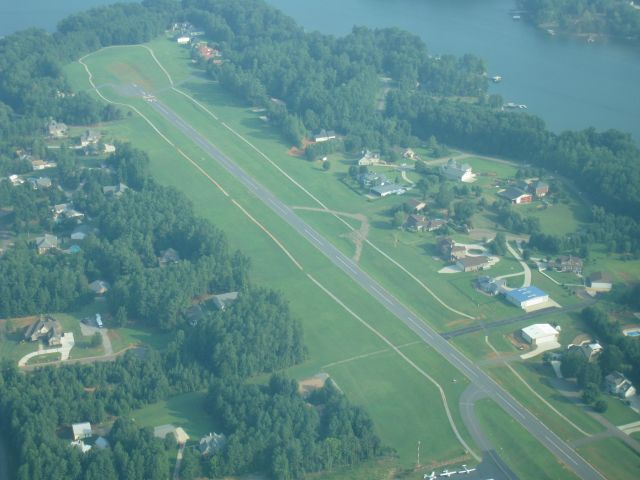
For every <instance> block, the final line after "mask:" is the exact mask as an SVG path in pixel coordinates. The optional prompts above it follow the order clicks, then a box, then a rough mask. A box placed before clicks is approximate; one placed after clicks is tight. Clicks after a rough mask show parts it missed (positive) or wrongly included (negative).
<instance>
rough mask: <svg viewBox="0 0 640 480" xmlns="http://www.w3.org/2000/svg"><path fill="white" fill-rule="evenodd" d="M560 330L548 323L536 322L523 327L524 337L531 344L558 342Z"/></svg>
mask: <svg viewBox="0 0 640 480" xmlns="http://www.w3.org/2000/svg"><path fill="white" fill-rule="evenodd" d="M559 336H560V332H558V330H556V329H555V328H553V327H552V326H551V325H549V324H548V323H536V324H534V325H529V326H528V327H525V328H523V329H522V338H524V339H525V341H526V342H527V343H529V344H531V345H541V344H543V343H548V342H557V341H558V337H559Z"/></svg>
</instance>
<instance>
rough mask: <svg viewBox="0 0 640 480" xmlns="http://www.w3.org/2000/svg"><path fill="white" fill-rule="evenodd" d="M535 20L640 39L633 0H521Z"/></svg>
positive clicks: (568, 28) (571, 30) (571, 29)
mask: <svg viewBox="0 0 640 480" xmlns="http://www.w3.org/2000/svg"><path fill="white" fill-rule="evenodd" d="M518 3H519V5H520V7H521V8H523V9H524V10H526V13H527V15H528V16H530V18H531V21H533V22H534V23H535V24H537V25H541V26H546V27H551V26H553V27H556V28H559V29H560V30H561V31H563V32H568V33H576V34H591V33H596V34H604V35H610V36H613V37H619V38H624V39H630V40H638V39H640V10H638V9H636V8H634V6H633V5H632V3H633V2H629V0H518Z"/></svg>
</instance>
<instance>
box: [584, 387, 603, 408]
mask: <svg viewBox="0 0 640 480" xmlns="http://www.w3.org/2000/svg"><path fill="white" fill-rule="evenodd" d="M599 397H600V387H599V386H598V385H597V384H595V383H588V384H587V385H586V386H585V387H584V390H583V392H582V401H583V402H584V403H586V404H588V405H591V404H592V403H593V402H595V401H596V400H597V399H598V398H599Z"/></svg>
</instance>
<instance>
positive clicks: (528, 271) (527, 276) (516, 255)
mask: <svg viewBox="0 0 640 480" xmlns="http://www.w3.org/2000/svg"><path fill="white" fill-rule="evenodd" d="M506 245H507V250H509V253H511V255H513V257H514V258H515V259H516V260H518V262H520V265H522V268H523V270H524V282H523V283H522V286H523V287H530V286H531V269H530V268H529V265H527V262H525V261H524V260H522V257H521V256H520V254H519V253H518V252H516V251H515V250H514V248H513V247H512V246H511V244H510V243H509V242H507V243H506Z"/></svg>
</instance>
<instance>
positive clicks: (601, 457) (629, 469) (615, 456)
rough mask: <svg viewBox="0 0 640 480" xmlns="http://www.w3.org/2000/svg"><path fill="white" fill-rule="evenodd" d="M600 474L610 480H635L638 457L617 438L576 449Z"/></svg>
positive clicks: (639, 464)
mask: <svg viewBox="0 0 640 480" xmlns="http://www.w3.org/2000/svg"><path fill="white" fill-rule="evenodd" d="M578 453H580V454H581V455H584V456H585V457H587V458H589V460H590V461H591V463H592V464H593V465H594V467H596V468H597V469H598V470H599V471H600V472H602V474H603V475H604V476H605V477H607V478H611V479H616V480H624V479H629V480H631V479H637V478H638V474H639V472H640V455H639V454H638V452H636V451H634V450H632V449H631V448H630V447H628V446H627V445H626V444H625V443H623V442H622V440H619V439H617V438H604V439H602V440H597V441H595V442H591V443H588V444H586V445H584V446H582V447H580V448H578Z"/></svg>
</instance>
